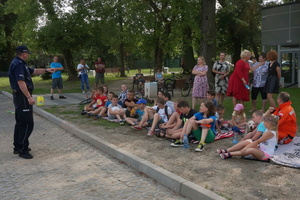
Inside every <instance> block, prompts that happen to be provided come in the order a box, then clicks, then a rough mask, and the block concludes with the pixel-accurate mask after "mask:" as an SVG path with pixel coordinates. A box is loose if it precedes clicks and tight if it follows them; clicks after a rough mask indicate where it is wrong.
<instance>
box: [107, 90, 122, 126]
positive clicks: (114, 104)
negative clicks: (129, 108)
mask: <svg viewBox="0 0 300 200" xmlns="http://www.w3.org/2000/svg"><path fill="white" fill-rule="evenodd" d="M107 116H108V119H118V120H119V122H120V125H124V120H123V119H125V118H126V115H125V111H124V109H123V108H122V106H120V105H119V104H118V96H116V95H115V96H113V98H112V99H111V104H110V105H109V106H108V111H107ZM122 118H123V119H122Z"/></svg>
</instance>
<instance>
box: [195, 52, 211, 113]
mask: <svg viewBox="0 0 300 200" xmlns="http://www.w3.org/2000/svg"><path fill="white" fill-rule="evenodd" d="M207 71H208V66H207V65H206V63H205V59H204V57H202V56H199V57H198V59H197V65H195V67H194V68H193V71H192V74H194V75H195V78H194V84H193V94H192V97H193V99H192V109H195V104H196V101H197V99H200V100H201V99H204V98H206V96H207V91H208V79H207V75H206V74H207Z"/></svg>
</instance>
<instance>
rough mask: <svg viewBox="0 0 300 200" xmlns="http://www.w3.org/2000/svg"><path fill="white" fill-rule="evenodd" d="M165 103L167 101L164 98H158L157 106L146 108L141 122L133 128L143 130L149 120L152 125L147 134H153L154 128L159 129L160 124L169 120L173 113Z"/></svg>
mask: <svg viewBox="0 0 300 200" xmlns="http://www.w3.org/2000/svg"><path fill="white" fill-rule="evenodd" d="M165 104H166V101H165V100H164V99H162V98H161V99H158V100H157V106H153V107H149V108H146V109H145V114H144V116H143V118H142V120H141V122H140V123H139V125H137V126H133V128H135V129H137V130H141V129H142V126H143V125H144V124H145V123H146V122H147V123H148V124H149V125H150V126H151V127H150V129H149V131H148V134H147V135H149V136H150V135H153V134H154V130H155V129H158V128H159V125H160V124H163V123H165V122H167V121H168V119H169V118H170V115H171V114H172V110H171V108H169V107H168V106H166V105H165Z"/></svg>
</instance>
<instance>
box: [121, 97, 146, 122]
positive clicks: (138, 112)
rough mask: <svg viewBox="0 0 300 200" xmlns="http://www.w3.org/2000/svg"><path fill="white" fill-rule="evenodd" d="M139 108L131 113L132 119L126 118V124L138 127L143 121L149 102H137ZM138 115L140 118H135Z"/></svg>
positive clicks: (142, 100)
mask: <svg viewBox="0 0 300 200" xmlns="http://www.w3.org/2000/svg"><path fill="white" fill-rule="evenodd" d="M136 104H137V107H135V108H133V109H132V110H131V112H130V117H126V119H125V120H126V122H127V123H128V124H130V125H132V126H134V125H137V124H139V123H140V121H141V120H142V117H143V116H144V114H145V107H146V105H147V101H146V100H145V99H140V100H138V102H136ZM135 115H137V116H138V118H133V116H135Z"/></svg>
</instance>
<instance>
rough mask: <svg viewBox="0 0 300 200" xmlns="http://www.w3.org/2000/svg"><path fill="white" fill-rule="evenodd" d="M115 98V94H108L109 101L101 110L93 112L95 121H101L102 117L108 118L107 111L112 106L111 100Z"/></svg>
mask: <svg viewBox="0 0 300 200" xmlns="http://www.w3.org/2000/svg"><path fill="white" fill-rule="evenodd" d="M113 96H115V93H113V92H108V94H107V101H106V103H105V105H104V106H103V107H100V108H99V109H97V110H95V111H94V112H92V114H93V115H94V116H95V117H94V119H95V120H96V119H100V118H101V117H107V111H108V108H107V107H108V106H109V105H110V104H111V99H112V98H113Z"/></svg>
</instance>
